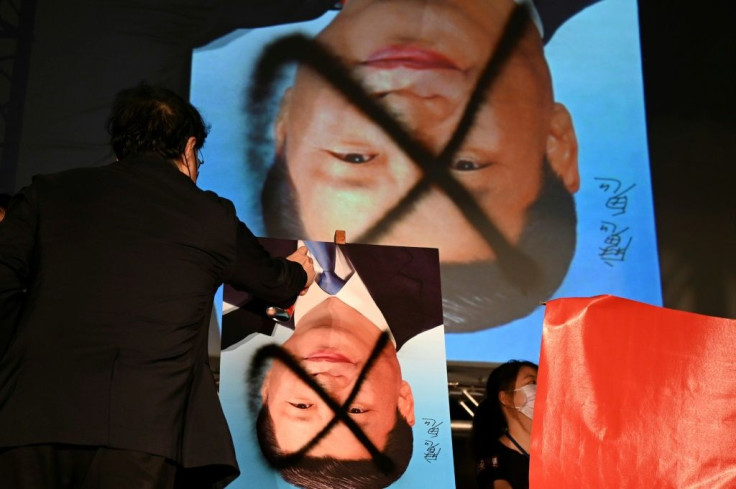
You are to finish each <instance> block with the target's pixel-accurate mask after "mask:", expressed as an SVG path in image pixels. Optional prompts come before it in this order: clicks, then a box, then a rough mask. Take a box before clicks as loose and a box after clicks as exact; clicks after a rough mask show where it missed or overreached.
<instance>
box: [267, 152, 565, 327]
mask: <svg viewBox="0 0 736 489" xmlns="http://www.w3.org/2000/svg"><path fill="white" fill-rule="evenodd" d="M283 153H284V151H283V150H281V151H278V152H277V154H276V157H275V160H274V163H273V165H272V166H271V169H270V170H269V171H268V174H267V176H266V180H265V182H264V185H263V190H262V192H261V204H262V206H263V222H264V224H265V226H266V234H267V235H268V236H270V237H274V238H291V239H295V238H303V237H304V234H305V233H304V228H303V225H302V222H301V219H300V217H299V208H298V205H297V199H296V188H295V187H294V183H293V181H292V179H291V176H290V174H289V170H288V166H287V162H286V159H285V157H283ZM576 228H577V214H576V211H575V201H574V199H573V197H572V194H571V193H570V192H569V191H568V190H567V188H566V187H565V185H564V183H563V182H562V179H561V178H560V177H559V176H558V175H557V174H556V173H555V172H554V170H553V169H552V167H551V165H550V163H549V161H547V160H546V159H545V162H544V165H543V172H542V189H541V191H540V193H539V196H538V197H537V199H536V201H534V203H532V204H531V205H530V206H529V208H528V209H527V212H526V224H525V225H524V228H523V231H522V234H521V237H520V238H519V242H518V244H517V245H516V247H517V249H518V250H519V251H520V252H521V253H523V254H524V255H526V256H527V257H529V258H530V259H531V260H532V261H533V262H534V263H535V264H536V265H537V267H538V270H539V272H540V273H539V274H538V277H537V280H535V281H532V282H529V283H528V284H527V288H526V289H525V290H521V289H520V288H519V287H518V286H517V285H515V284H513V283H511V281H509V280H508V278H507V277H506V276H505V274H504V273H503V271H502V270H501V269H500V267H499V265H498V263H497V262H495V261H473V262H469V263H449V264H448V263H440V272H441V275H442V305H443V309H444V315H445V323H444V324H445V330H446V331H448V332H451V333H465V332H472V331H478V330H481V329H487V328H490V327H493V326H499V325H502V324H506V323H508V322H510V321H513V320H514V319H519V318H521V317H524V316H526V315H528V314H530V313H531V312H532V311H534V309H536V308H537V306H539V304H540V302H542V301H545V300H547V299H548V298H549V297H550V296H551V295H552V294H553V293H554V292H555V290H557V288H558V287H559V286H560V284H561V283H562V280H563V279H564V278H565V275H566V274H567V270H568V268H569V267H570V262H571V261H572V258H573V255H574V254H575V242H576Z"/></svg>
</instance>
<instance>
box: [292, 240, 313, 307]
mask: <svg viewBox="0 0 736 489" xmlns="http://www.w3.org/2000/svg"><path fill="white" fill-rule="evenodd" d="M307 251H308V250H307V247H306V246H301V247H299V249H297V250H296V251H295V252H294V253H292V254H291V255H289V256H287V257H286V259H287V260H291V261H293V262H296V263H298V264H300V265H301V266H302V268H303V269H304V271H305V272H307V283H306V285H305V286H304V290H302V292H301V295H304V294H306V293H307V289H308V288H309V286H310V285H312V282H314V274H315V272H314V262H313V261H312V259H311V258H310V257H309V256H307Z"/></svg>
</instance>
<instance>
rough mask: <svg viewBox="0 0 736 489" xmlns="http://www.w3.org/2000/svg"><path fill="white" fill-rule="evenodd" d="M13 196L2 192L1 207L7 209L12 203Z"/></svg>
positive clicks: (0, 196) (0, 195) (0, 197)
mask: <svg viewBox="0 0 736 489" xmlns="http://www.w3.org/2000/svg"><path fill="white" fill-rule="evenodd" d="M12 198H13V196H12V195H10V194H0V207H1V208H3V209H7V208H8V206H9V205H10V199H12Z"/></svg>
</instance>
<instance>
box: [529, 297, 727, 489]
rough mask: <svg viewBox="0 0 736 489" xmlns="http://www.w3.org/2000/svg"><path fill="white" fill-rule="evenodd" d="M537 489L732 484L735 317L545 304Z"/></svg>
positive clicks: (534, 460) (689, 488) (606, 302)
mask: <svg viewBox="0 0 736 489" xmlns="http://www.w3.org/2000/svg"><path fill="white" fill-rule="evenodd" d="M539 367H540V368H539V378H538V383H539V386H538V390H537V399H536V405H535V412H534V423H533V427H532V446H531V467H530V484H531V485H530V487H531V488H532V489H547V488H555V489H556V488H575V489H578V488H586V489H588V488H595V489H601V488H608V487H611V488H617V489H623V488H647V489H649V488H657V489H669V488H673V489H675V488H676V489H695V488H698V489H726V488H729V489H733V488H736V320H731V319H721V318H713V317H707V316H700V315H696V314H691V313H685V312H680V311H674V310H670V309H663V308H659V307H654V306H649V305H646V304H641V303H638V302H633V301H630V300H626V299H620V298H617V297H611V296H598V297H593V298H585V299H577V298H576V299H558V300H554V301H550V302H548V303H547V306H546V313H545V319H544V333H543V337H542V353H541V358H540V366H539Z"/></svg>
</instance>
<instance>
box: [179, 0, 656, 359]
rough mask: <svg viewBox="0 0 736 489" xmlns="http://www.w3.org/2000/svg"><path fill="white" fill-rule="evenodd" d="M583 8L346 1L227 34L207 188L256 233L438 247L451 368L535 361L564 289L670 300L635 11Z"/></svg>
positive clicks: (207, 84)
mask: <svg viewBox="0 0 736 489" xmlns="http://www.w3.org/2000/svg"><path fill="white" fill-rule="evenodd" d="M569 3H575V4H576V5H572V6H570V5H567V4H569ZM579 3H580V2H554V6H553V7H550V6H548V5H547V4H546V3H544V2H538V3H537V4H535V3H533V2H523V4H522V6H521V7H519V10H520V11H521V12H522V13H524V14H525V18H527V19H529V20H525V21H524V22H521V23H515V21H514V19H517V17H516V16H515V15H514V12H515V11H516V10H517V9H516V7H517V6H516V4H515V3H514V2H512V1H510V0H491V1H488V0H447V1H439V2H429V3H427V2H414V1H412V0H395V1H391V2H385V1H378V0H349V1H348V2H346V4H345V6H344V8H343V10H342V11H340V12H339V13H337V12H330V13H328V14H326V15H325V16H323V17H322V18H320V19H317V20H315V21H312V22H308V23H302V24H293V25H287V26H278V27H273V28H264V29H255V30H251V31H239V32H236V33H233V34H231V35H229V36H226V37H225V38H222V39H220V40H218V41H216V42H214V43H212V44H210V45H208V46H206V47H204V48H202V49H200V50H198V51H197V52H195V56H194V64H193V79H192V97H191V98H192V101H193V103H194V104H195V105H197V106H198V107H199V108H200V109H201V110H202V111H203V113H204V114H205V117H206V118H207V120H208V121H209V122H210V123H212V125H213V128H214V129H213V132H212V134H211V135H210V138H209V139H208V144H207V147H206V148H205V152H206V153H207V159H208V160H210V159H211V160H213V161H214V160H216V161H218V165H217V168H215V165H212V167H210V169H208V170H207V172H204V173H203V174H202V176H201V180H200V182H201V184H202V185H203V186H205V187H208V188H212V189H213V190H216V191H217V192H218V193H220V194H221V195H223V196H225V197H227V198H229V199H231V200H232V201H233V202H234V203H235V205H236V207H237V209H238V214H239V215H240V216H241V218H242V219H243V220H245V221H246V222H248V224H249V225H250V226H251V227H253V228H254V230H255V231H256V233H259V234H264V235H269V236H274V237H284V238H287V237H297V236H299V237H306V238H307V239H315V240H329V239H331V237H332V234H333V233H334V231H335V230H336V229H344V230H346V231H347V236H348V240H349V241H351V242H367V243H375V244H387V245H400V246H420V247H433V248H438V249H439V252H440V261H441V275H442V281H443V289H442V290H443V305H444V318H445V320H444V323H445V327H446V332H447V340H446V341H447V356H448V358H449V359H451V360H473V361H504V360H506V359H508V358H514V357H515V358H527V359H531V360H536V359H537V357H538V354H539V342H540V339H541V324H542V310H541V308H540V307H539V306H540V303H541V302H543V301H545V300H547V299H549V298H551V297H558V296H587V295H594V294H598V293H604V292H605V293H612V294H616V295H619V296H623V297H629V298H632V299H636V300H640V301H644V302H648V303H653V304H658V303H660V302H661V298H660V289H659V275H658V266H657V259H656V242H655V236H654V221H653V215H652V199H651V191H650V180H649V170H648V161H647V152H646V134H645V121H644V106H643V100H642V85H641V70H640V55H639V40H638V27H637V17H636V2H635V1H634V0H604V1H601V2H598V3H594V2H589V3H591V4H592V5H590V6H587V8H584V9H583V10H582V11H579V12H578V10H580V9H581V6H580V5H578V4H579ZM295 33H299V34H301V35H303V36H304V37H305V38H306V39H307V40H312V41H314V44H307V47H306V48H300V47H299V46H302V45H303V43H302V44H299V43H300V42H301V41H293V40H292V41H288V42H285V43H282V44H281V45H276V46H275V47H274V45H273V43H274V42H278V40H280V39H284V38H285V37H286V38H288V37H289V36H293V35H294V34H295ZM268 46H271V48H269V49H270V51H269V52H268V53H267V54H266V55H265V59H266V61H267V62H266V63H265V65H266V69H264V68H258V67H257V66H258V63H259V60H262V59H264V57H263V56H262V54H263V52H264V50H265V49H266V48H267V47H268ZM268 66H270V67H272V68H275V69H273V70H272V72H269V71H268V69H267V68H268ZM268 73H273V74H274V76H269V75H268ZM276 74H278V75H279V76H276ZM341 74H344V75H345V76H341Z"/></svg>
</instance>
